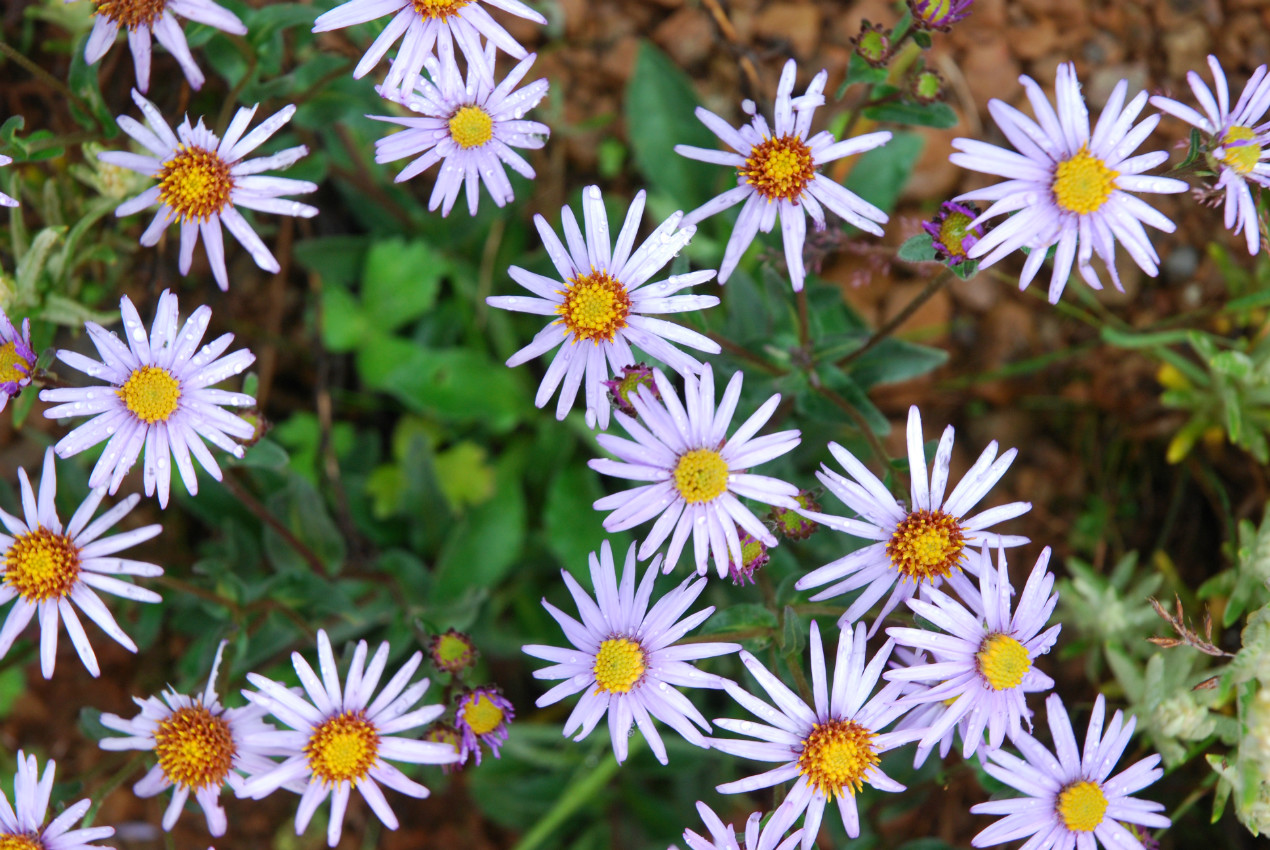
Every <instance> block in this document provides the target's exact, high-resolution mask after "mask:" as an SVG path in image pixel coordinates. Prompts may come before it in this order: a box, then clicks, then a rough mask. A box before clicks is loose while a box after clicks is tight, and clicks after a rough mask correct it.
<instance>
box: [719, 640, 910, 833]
mask: <svg viewBox="0 0 1270 850" xmlns="http://www.w3.org/2000/svg"><path fill="white" fill-rule="evenodd" d="M893 646H894V641H890V640H888V641H887V642H886V644H885V645H884V646H883V647H882V649H881V650H880V651H879V652H878V654H877V655H875V656H873V658H872V660H870V661H869V662H868V664H867V666H866V664H865V634H864V624H863V623H858V624H857V625H856V629H855V632H854V634H853V633H852V632H851V630H850V629H842V630H841V632H840V633H839V636H838V654H837V658H836V660H835V662H834V675H833V683H832V689H831V688H830V683H829V678H828V673H827V672H826V669H825V651H824V646H823V645H822V643H821V640H820V628H819V627H818V626H817V625H816V623H815V621H812V624H811V641H810V650H811V682H812V693H813V695H814V699H813V702H814V706H809V705H807V703H805V702H803V701H802V700H801V699H800V698H799V697H798V695H797V694H795V693H794V692H793V691H791V690H790V689H789V688H787V687H786V686H785V685H784V684H782V683H781V681H780V680H779V679H777V678H776V677H775V676H773V675H772V674H771V672H769V671H768V669H767V668H766V667H764V666H763V665H762V663H761V662H760V661H759V660H758V659H757V658H755V657H754V656H753V655H751V654H750V653H749V652H746V651H744V650H743V651H742V652H741V660H742V661H743V662H744V663H745V666H746V668H747V669H749V671H750V673H751V674H753V676H754V678H755V679H757V680H758V683H759V684H760V685H761V686H762V687H763V690H764V691H766V692H767V694H768V696H769V697H770V698H771V699H772V701H773V702H774V703H775V707H773V706H772V705H769V704H768V703H767V702H765V701H763V700H762V699H759V698H758V697H756V696H753V695H752V694H750V693H749V692H748V691H746V690H745V689H743V688H742V687H740V686H739V685H737V684H735V683H734V682H728V683H727V686H726V687H727V691H728V693H729V694H731V696H732V698H733V699H735V700H736V701H737V702H739V703H740V704H741V705H742V706H743V707H744V708H745V709H746V710H747V711H749V712H750V713H751V714H753V715H754V716H755V717H757V718H759V722H757V723H755V722H753V721H749V720H729V719H723V718H721V719H716V720H715V721H714V722H715V724H716V725H717V726H718V727H719V728H720V729H726V730H728V731H729V732H737V733H740V734H742V735H747V736H749V737H751V738H755V739H757V740H754V741H741V740H735V739H730V738H711V739H710V745H711V747H713V748H714V749H716V750H720V751H722V752H725V753H727V754H729V755H733V756H740V757H741V758H747V759H752V760H754V761H763V762H775V763H777V764H778V766H777V767H775V768H772V769H771V770H768V771H766V772H764V773H760V774H757V775H755V776H751V777H748V778H746V779H741V780H738V781H736V782H728V783H725V784H723V785H720V786H719V787H718V791H719V793H720V794H742V793H747V792H749V791H757V790H758V789H760V788H770V787H772V786H773V785H779V784H780V783H782V782H792V783H793V787H792V788H791V789H790V791H789V794H788V796H786V798H785V801H784V802H783V803H781V805H780V807H779V808H778V809H777V810H776V813H775V814H774V815H773V816H772V819H773V820H774V821H781V822H784V823H787V824H792V823H793V822H794V821H795V820H797V819H798V816H799V815H800V814H802V813H803V812H804V811H805V812H806V813H807V817H806V819H805V820H804V821H803V841H802V848H803V850H809V848H810V847H811V845H812V844H813V843H814V842H815V840H816V835H817V834H818V833H819V832H820V823H821V819H822V818H823V817H824V813H825V807H826V806H827V805H828V804H829V803H830V802H831V801H832V802H835V803H836V804H837V806H838V812H839V814H841V816H842V825H843V826H844V827H845V828H846V831H847V835H848V837H850V838H855V837H857V836H858V835H859V834H860V814H859V810H858V809H857V808H856V800H855V796H856V794H858V793H859V792H860V790H861V789H862V788H863V787H864V786H865V785H866V784H868V785H871V786H873V787H874V788H877V789H878V790H879V791H890V792H898V791H903V790H904V786H903V785H901V784H900V783H898V782H896V781H895V780H894V779H891V778H890V777H889V776H887V775H886V774H885V773H883V772H882V769H881V768H880V767H879V766H878V764H879V756H881V754H882V753H884V752H886V751H887V750H891V749H894V748H895V747H898V746H900V745H901V744H905V743H908V742H909V741H912V740H914V738H915V737H916V733H915V732H912V731H904V732H882V731H881V730H882V729H884V728H885V727H886V726H888V725H889V724H890V723H891V722H892V721H894V720H895V719H896V718H897V717H899V716H900V715H901V714H902V713H904V711H906V710H907V709H906V708H903V707H900V706H897V705H896V698H897V697H898V696H899V694H900V692H901V690H902V689H903V687H904V686H903V685H902V684H900V683H898V682H895V683H891V684H888V685H886V686H885V687H883V688H882V690H880V691H878V693H877V694H876V695H874V696H873V697H872V699H870V694H872V692H873V686H874V685H876V684H877V681H878V677H879V676H880V675H881V674H882V669H883V668H884V667H885V666H886V661H887V658H889V657H890V654H891V648H892V647H893Z"/></svg>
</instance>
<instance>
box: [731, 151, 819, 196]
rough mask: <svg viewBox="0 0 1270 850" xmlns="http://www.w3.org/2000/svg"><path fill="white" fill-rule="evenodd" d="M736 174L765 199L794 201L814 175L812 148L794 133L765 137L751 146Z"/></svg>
mask: <svg viewBox="0 0 1270 850" xmlns="http://www.w3.org/2000/svg"><path fill="white" fill-rule="evenodd" d="M737 174H738V175H740V176H741V177H744V178H745V181H746V182H747V183H749V184H750V185H751V186H753V187H754V189H755V191H757V192H758V193H759V194H760V195H762V196H763V197H764V198H767V200H768V201H776V200H780V199H781V198H784V199H785V200H787V201H794V202H797V201H798V199H799V198H800V197H802V194H803V189H805V188H807V184H808V183H810V182H811V181H812V178H813V177H815V176H816V166H815V164H814V163H813V162H812V160H811V148H809V147H807V145H805V144H803V140H802V139H800V138H798V137H797V136H781V137H780V138H778V139H776V138H773V139H767V140H766V141H763V142H760V143H759V144H757V145H755V146H754V147H753V148H751V149H750V155H749V157H747V158H746V160H745V165H744V166H742V167H741V168H738V169H737Z"/></svg>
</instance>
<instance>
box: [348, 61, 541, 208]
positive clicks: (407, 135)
mask: <svg viewBox="0 0 1270 850" xmlns="http://www.w3.org/2000/svg"><path fill="white" fill-rule="evenodd" d="M441 46H442V50H441V56H440V61H439V62H438V61H437V60H436V59H434V58H432V57H431V56H429V57H427V58H426V59H425V60H424V63H425V64H426V65H427V67H428V74H429V75H430V76H431V77H432V81H431V82H429V81H428V80H425V79H423V78H418V82H417V83H416V89H415V91H413V92H410V93H402V94H397V93H396V91H395V90H393V89H390V88H388V87H385V86H381V87H380V88H379V89H378V91H379V93H380V95H382V96H383V97H385V98H387V99H388V100H392V101H394V102H396V103H400V104H402V105H404V106H406V107H408V108H410V109H411V110H413V111H415V112H418V113H419V114H420V115H422V116H423V117H422V118H393V117H388V116H385V115H370V116H367V117H369V118H374V119H375V120H376V121H387V122H388V123H390V124H400V125H401V126H402V127H405V128H406V129H405V130H404V131H403V132H400V133H395V134H393V135H391V136H388V137H386V138H383V139H380V140H378V141H377V142H375V162H393V161H395V160H399V159H404V158H405V157H409V156H414V155H415V154H421V156H419V158H418V159H416V160H415V161H414V162H412V163H410V164H409V165H407V166H406V167H405V168H404V169H403V170H402V172H401V173H400V174H398V175H397V177H396V182H398V183H400V182H402V181H403V180H409V179H410V178H411V177H414V176H415V175H417V174H421V173H423V172H424V171H426V170H427V169H429V168H431V167H432V166H433V165H435V164H436V163H438V162H444V163H445V164H444V165H443V166H442V168H441V171H440V174H439V175H438V177H437V181H436V183H435V184H434V185H433V187H432V197H431V198H430V199H429V201H428V209H429V210H435V209H436V208H437V207H440V208H441V214H442V215H449V214H450V210H451V209H452V208H453V207H454V201H455V199H456V198H458V196H459V189H461V188H463V187H465V186H466V188H467V193H466V194H467V210H468V212H469V213H470V214H472V215H476V209H477V204H478V202H479V201H480V192H479V190H478V187H479V185H480V183H482V182H484V184H485V188H486V190H487V191H488V192H489V194H490V197H491V198H493V199H494V203H495V204H497V205H498V206H500V207H501V206H503V205H505V204H507V203H508V202H509V201H511V200H512V199H513V198H514V197H515V192H514V191H513V189H512V184H511V181H510V180H508V179H507V172H506V171H505V170H504V165H508V166H511V168H512V169H513V170H514V171H516V172H517V173H518V174H520V175H521V176H522V177H526V178H528V179H530V180H532V179H534V177H535V174H534V169H533V167H532V166H530V164H529V163H528V162H526V161H525V160H524V158H523V157H521V155H520V154H518V153H516V152H515V151H514V150H512V148H525V149H527V150H537V149H538V148H541V147H542V146H543V144H545V143H546V140H547V136H548V135H550V134H551V128H549V127H548V126H547V125H546V124H540V123H538V122H537V121H524V120H521V116H522V115H524V114H525V112H526V111H528V110H530V109H533V108H534V107H535V106H537V105H538V103H539V101H541V100H542V99H543V97H545V96H546V94H547V85H548V83H547V81H546V80H545V79H541V80H535V81H534V82H532V83H530V84H529V85H527V86H525V87H524V88H522V89H520V90H518V91H514V89H515V88H516V86H517V84H519V83H520V81H521V80H522V79H524V77H525V74H527V73H529V67H530V66H531V65H533V64H534V59H536V58H537V56H538V54H536V53H531V54H529V55H528V56H526V57H525V58H524V59H522V60H521V62H520V64H519V65H517V66H516V67H515V68H513V69H512V70H511V72H510V73H509V74H508V75H507V76H506V77H504V78H503V81H502V82H500V83H499V84H498V86H497V87H495V86H494V81H493V80H488V79H486V78H485V77H483V76H482V75H481V74H479V73H478V72H477V66H476V65H469V66H468V69H467V82H466V83H464V81H463V77H462V76H460V74H459V69H458V66H457V65H456V64H455V63H454V54H453V53H452V52H451V51H452V48H451V47H450V44H449V42H443V43H442V45H441ZM486 48H487V51H488V53H489V57H488V58H489V61H490V64H491V65H493V62H494V46H493V43H487V44H486Z"/></svg>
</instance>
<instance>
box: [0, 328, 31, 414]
mask: <svg viewBox="0 0 1270 850" xmlns="http://www.w3.org/2000/svg"><path fill="white" fill-rule="evenodd" d="M35 361H36V354H35V349H34V348H32V347H31V320H30V319H23V320H22V330H21V331H19V330H18V329H17V328H15V327H14V326H13V322H12V321H10V319H9V316H8V315H7V314H6V313H5V312H4V311H3V310H0V410H4V408H5V405H7V404H8V403H9V399H10V398H12V397H13V396H16V395H17V394H18V393H20V392H22V388H23V387H25V386H26V385H27V384H29V383H31V370H32V369H34V368H35Z"/></svg>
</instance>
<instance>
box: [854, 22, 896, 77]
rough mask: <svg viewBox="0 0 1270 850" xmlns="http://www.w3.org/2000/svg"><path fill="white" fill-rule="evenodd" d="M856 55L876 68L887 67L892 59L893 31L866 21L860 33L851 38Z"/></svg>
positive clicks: (861, 26) (862, 24)
mask: <svg viewBox="0 0 1270 850" xmlns="http://www.w3.org/2000/svg"><path fill="white" fill-rule="evenodd" d="M851 44H852V45H854V47H855V52H856V55H857V56H859V57H860V58H861V59H863V60H864V61H865V62H868V63H869V64H870V65H872V66H873V67H874V68H885V67H886V63H887V62H889V61H890V60H891V31H890V30H889V29H887V28H886V27H883V26H882V25H880V24H871V23H869V22H868V21H864V22H863V23H861V24H860V34H859V35H857V36H856V37H855V38H853V39H851Z"/></svg>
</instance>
